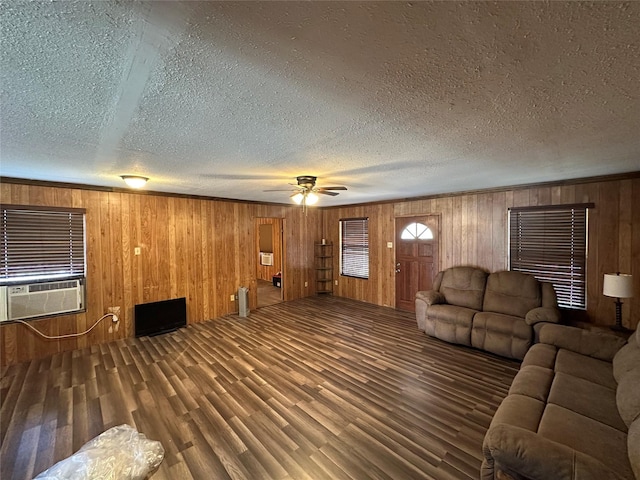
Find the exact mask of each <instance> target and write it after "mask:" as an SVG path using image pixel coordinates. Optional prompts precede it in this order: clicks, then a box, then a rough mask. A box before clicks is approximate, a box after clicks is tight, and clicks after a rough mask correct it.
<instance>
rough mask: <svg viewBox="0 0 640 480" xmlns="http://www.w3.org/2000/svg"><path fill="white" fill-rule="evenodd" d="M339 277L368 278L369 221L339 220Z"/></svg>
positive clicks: (365, 219)
mask: <svg viewBox="0 0 640 480" xmlns="http://www.w3.org/2000/svg"><path fill="white" fill-rule="evenodd" d="M340 275H344V276H346V277H357V278H369V219H368V218H349V219H345V220H340Z"/></svg>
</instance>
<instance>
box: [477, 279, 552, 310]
mask: <svg viewBox="0 0 640 480" xmlns="http://www.w3.org/2000/svg"><path fill="white" fill-rule="evenodd" d="M541 304H542V294H541V290H540V282H538V280H536V278H535V277H533V276H531V275H527V274H525V273H520V272H495V273H492V274H491V275H489V277H488V278H487V289H486V291H485V294H484V304H483V306H482V309H483V310H484V311H485V312H495V313H504V314H505V315H514V316H516V317H523V318H524V316H525V315H526V314H527V312H528V311H529V310H531V309H533V308H536V307H539V306H541Z"/></svg>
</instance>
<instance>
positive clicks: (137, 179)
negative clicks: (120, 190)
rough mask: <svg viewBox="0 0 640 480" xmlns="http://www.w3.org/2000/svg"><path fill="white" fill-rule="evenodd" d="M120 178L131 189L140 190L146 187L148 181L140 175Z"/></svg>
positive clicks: (121, 176)
mask: <svg viewBox="0 0 640 480" xmlns="http://www.w3.org/2000/svg"><path fill="white" fill-rule="evenodd" d="M120 178H121V179H122V180H124V183H126V184H127V185H129V186H130V187H131V188H142V187H144V186H145V185H146V183H147V181H149V179H148V178H147V177H142V176H140V175H120Z"/></svg>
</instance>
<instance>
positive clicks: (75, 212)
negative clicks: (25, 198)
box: [0, 204, 87, 286]
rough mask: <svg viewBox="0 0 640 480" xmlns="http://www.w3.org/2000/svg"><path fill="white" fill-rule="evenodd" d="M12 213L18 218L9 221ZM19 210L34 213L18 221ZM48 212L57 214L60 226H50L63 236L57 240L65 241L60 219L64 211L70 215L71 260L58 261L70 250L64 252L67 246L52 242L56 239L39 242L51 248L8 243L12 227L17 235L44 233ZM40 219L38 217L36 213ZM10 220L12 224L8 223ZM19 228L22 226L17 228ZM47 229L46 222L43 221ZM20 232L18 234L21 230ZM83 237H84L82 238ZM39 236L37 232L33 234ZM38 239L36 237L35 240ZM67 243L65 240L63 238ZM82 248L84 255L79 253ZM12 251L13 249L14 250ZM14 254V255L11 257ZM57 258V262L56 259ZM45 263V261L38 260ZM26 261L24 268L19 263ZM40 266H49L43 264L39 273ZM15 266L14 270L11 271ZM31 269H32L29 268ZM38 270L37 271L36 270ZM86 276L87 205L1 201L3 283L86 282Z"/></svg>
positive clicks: (0, 270)
mask: <svg viewBox="0 0 640 480" xmlns="http://www.w3.org/2000/svg"><path fill="white" fill-rule="evenodd" d="M11 212H13V215H14V217H15V218H12V219H10V220H8V216H9V215H12V213H11ZM19 212H29V213H30V214H33V216H34V217H33V218H34V219H35V220H33V219H28V217H26V216H25V217H24V218H23V220H19V217H20V213H19ZM46 212H50V213H51V214H52V215H56V221H57V222H59V223H60V225H56V224H55V222H53V224H52V225H50V226H49V228H50V233H52V234H58V235H61V236H60V237H58V243H62V240H63V237H64V236H65V234H64V233H63V232H64V230H63V227H62V223H63V222H62V221H60V218H61V214H69V225H70V226H69V237H68V245H69V247H68V259H66V260H61V261H59V260H58V259H60V258H63V259H64V258H65V255H67V253H65V252H64V250H65V248H66V247H59V246H57V245H55V246H54V245H53V244H54V242H52V241H48V242H47V241H46V240H42V238H40V239H41V240H42V242H41V243H39V245H40V246H41V247H42V246H45V248H49V250H48V251H45V252H43V251H37V252H35V251H34V250H33V247H32V246H29V247H24V246H21V247H14V248H11V247H10V246H9V242H10V239H9V238H8V237H9V235H10V233H9V232H8V229H9V230H14V232H13V233H14V234H18V235H20V234H22V235H29V234H33V232H36V231H37V232H38V234H39V235H40V236H41V235H42V231H43V230H42V228H43V222H42V221H43V219H44V216H45V215H46ZM38 215H39V216H40V218H39V219H36V217H37V216H38ZM8 221H10V222H12V223H13V225H7V222H8ZM18 227H19V229H18ZM44 228H45V229H46V228H47V225H46V224H44ZM78 229H79V231H78ZM18 232H19V233H18ZM80 236H81V240H80V239H79V237H80ZM34 237H37V235H34ZM34 241H35V240H34ZM64 242H65V243H63V245H66V240H64ZM80 247H81V255H80V253H79V250H80ZM11 250H13V251H11ZM16 256H17V257H23V258H22V259H20V261H17V260H16V259H15V257H16ZM10 257H13V258H10ZM25 258H26V259H25ZM54 258H55V261H54ZM39 262H44V263H39ZM20 263H23V264H24V265H25V266H24V268H20V267H19V264H20ZM38 265H47V267H42V268H43V269H44V270H42V271H40V272H39V273H37V270H36V268H37V267H38ZM63 265H64V267H67V268H68V270H66V271H59V272H58V273H55V272H53V271H47V268H48V269H49V270H51V269H53V268H61V267H62V266H63ZM11 269H13V270H14V272H11V271H10V270H11ZM30 269H31V270H30ZM34 272H36V273H34ZM86 275H87V229H86V209H84V208H70V207H69V208H68V207H42V206H32V205H12V204H1V205H0V285H1V286H5V285H7V286H9V285H29V284H34V283H42V282H52V281H53V282H57V281H65V280H76V279H81V280H82V284H83V285H84V284H85V283H86Z"/></svg>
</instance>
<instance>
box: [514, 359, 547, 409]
mask: <svg viewBox="0 0 640 480" xmlns="http://www.w3.org/2000/svg"><path fill="white" fill-rule="evenodd" d="M553 376H554V374H553V370H549V369H548V368H543V367H538V366H536V365H529V366H524V367H522V368H520V371H519V372H518V374H517V375H516V376H515V378H514V379H513V383H512V384H511V387H510V388H509V395H525V396H527V397H531V398H534V399H536V400H540V401H541V402H546V401H547V397H548V396H549V390H550V389H551V382H553Z"/></svg>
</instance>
